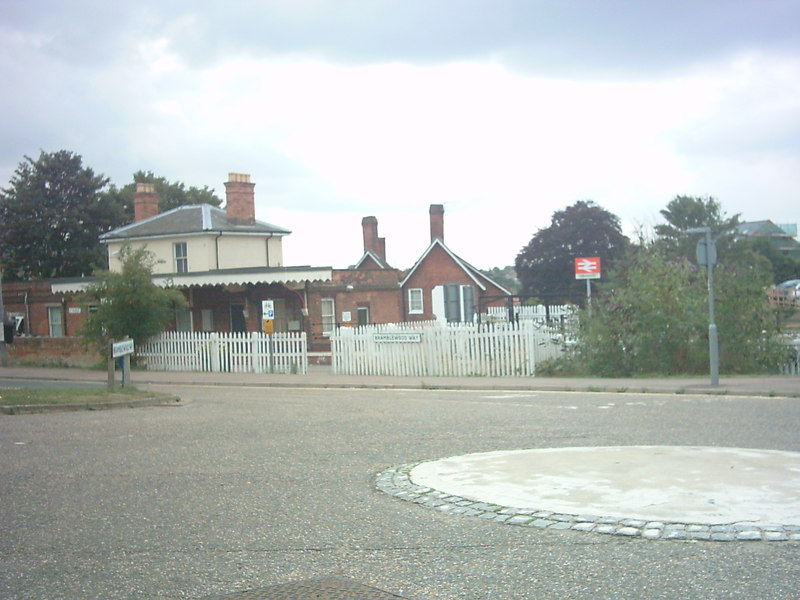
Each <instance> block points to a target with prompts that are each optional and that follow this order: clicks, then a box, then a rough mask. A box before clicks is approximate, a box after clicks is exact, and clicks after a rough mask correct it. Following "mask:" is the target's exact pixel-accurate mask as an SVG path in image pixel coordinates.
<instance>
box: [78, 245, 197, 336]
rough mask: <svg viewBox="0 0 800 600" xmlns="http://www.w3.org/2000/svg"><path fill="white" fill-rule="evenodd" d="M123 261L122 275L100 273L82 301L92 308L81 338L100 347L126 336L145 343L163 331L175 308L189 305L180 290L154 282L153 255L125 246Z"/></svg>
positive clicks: (121, 252)
mask: <svg viewBox="0 0 800 600" xmlns="http://www.w3.org/2000/svg"><path fill="white" fill-rule="evenodd" d="M120 260H121V262H122V270H121V271H120V272H110V271H99V272H97V273H96V278H97V280H96V281H95V282H94V283H92V284H91V285H89V287H88V288H87V290H86V291H85V292H84V294H83V296H82V298H81V300H82V302H83V303H84V304H86V305H87V306H88V307H90V310H88V315H89V316H88V317H87V319H86V322H85V324H84V327H83V329H82V331H81V335H82V336H83V338H84V339H85V340H86V341H87V342H89V343H95V344H96V345H97V346H98V347H99V348H105V347H106V346H107V345H108V342H109V341H111V340H121V339H123V338H125V337H130V338H132V339H133V341H134V344H135V345H140V344H143V343H144V342H146V341H147V340H148V339H150V338H151V337H153V336H154V335H157V334H158V333H160V332H161V331H163V330H164V328H165V327H166V325H167V324H168V323H169V322H170V321H171V320H172V318H173V317H174V315H175V309H176V308H178V307H181V306H184V305H185V299H184V297H183V294H181V292H180V291H179V290H177V289H175V288H171V287H167V288H162V287H159V286H157V285H155V284H154V283H153V281H152V274H153V266H154V264H155V259H154V256H153V254H152V252H150V251H148V250H147V249H146V248H138V249H135V250H134V249H132V248H131V247H130V246H128V245H125V246H123V248H122V250H120Z"/></svg>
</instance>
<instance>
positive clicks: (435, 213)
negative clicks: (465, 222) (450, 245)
mask: <svg viewBox="0 0 800 600" xmlns="http://www.w3.org/2000/svg"><path fill="white" fill-rule="evenodd" d="M430 215H431V244H432V243H433V242H434V241H435V240H439V241H441V242H444V205H442V204H431V209H430Z"/></svg>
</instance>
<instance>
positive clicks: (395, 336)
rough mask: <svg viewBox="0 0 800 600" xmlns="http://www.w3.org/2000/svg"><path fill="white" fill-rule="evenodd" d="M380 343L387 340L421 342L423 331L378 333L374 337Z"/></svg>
mask: <svg viewBox="0 0 800 600" xmlns="http://www.w3.org/2000/svg"><path fill="white" fill-rule="evenodd" d="M372 339H373V340H375V341H376V342H378V343H386V342H406V343H407V342H421V341H422V334H421V333H376V334H375V335H374V337H373V338H372Z"/></svg>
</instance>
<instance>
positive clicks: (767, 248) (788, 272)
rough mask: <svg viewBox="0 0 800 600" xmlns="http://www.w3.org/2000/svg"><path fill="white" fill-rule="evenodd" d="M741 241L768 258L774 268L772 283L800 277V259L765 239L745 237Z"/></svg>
mask: <svg viewBox="0 0 800 600" xmlns="http://www.w3.org/2000/svg"><path fill="white" fill-rule="evenodd" d="M739 243H740V244H741V245H743V246H745V247H749V248H750V249H752V250H753V252H757V253H758V254H760V255H761V256H763V257H764V258H766V259H767V260H768V261H769V263H770V267H771V269H772V283H780V282H782V281H788V280H789V279H800V260H797V259H795V258H792V257H791V256H790V255H788V254H784V253H783V252H781V251H780V250H779V249H778V248H777V247H775V246H774V245H773V244H771V243H770V242H769V240H765V239H760V238H756V239H744V240H740V241H739Z"/></svg>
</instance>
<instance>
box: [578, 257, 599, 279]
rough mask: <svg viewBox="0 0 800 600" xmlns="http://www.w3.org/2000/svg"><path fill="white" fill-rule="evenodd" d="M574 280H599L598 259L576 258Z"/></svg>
mask: <svg viewBox="0 0 800 600" xmlns="http://www.w3.org/2000/svg"><path fill="white" fill-rule="evenodd" d="M575 279H600V257H599V256H590V257H582V258H576V259H575Z"/></svg>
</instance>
